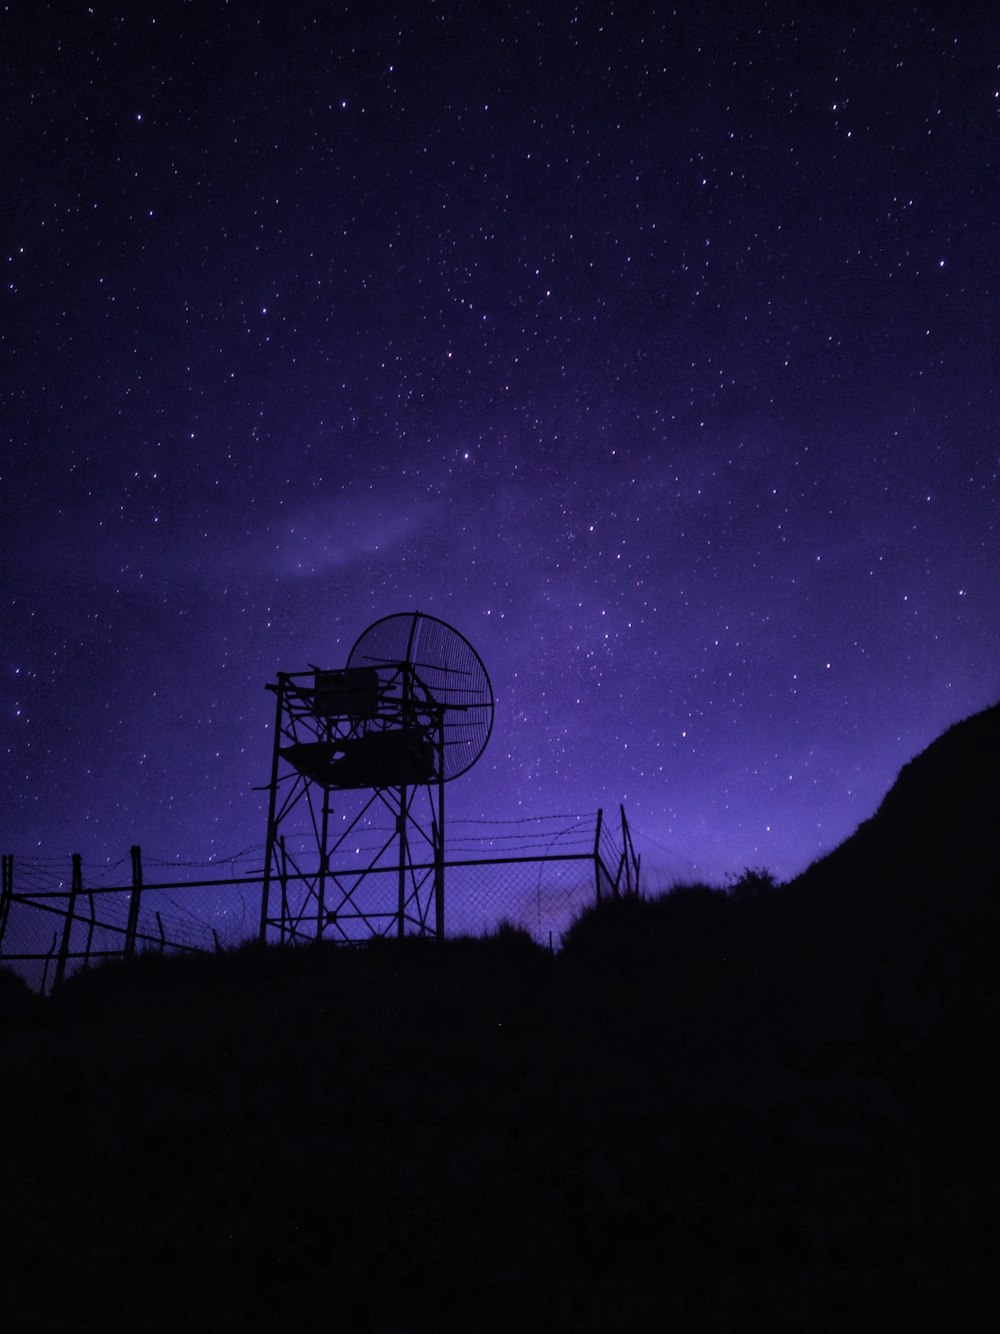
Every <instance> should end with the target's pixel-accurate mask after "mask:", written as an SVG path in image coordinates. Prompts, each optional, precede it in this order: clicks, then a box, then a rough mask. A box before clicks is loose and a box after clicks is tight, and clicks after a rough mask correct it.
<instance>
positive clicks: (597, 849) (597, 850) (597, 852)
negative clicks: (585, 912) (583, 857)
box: [594, 807, 604, 903]
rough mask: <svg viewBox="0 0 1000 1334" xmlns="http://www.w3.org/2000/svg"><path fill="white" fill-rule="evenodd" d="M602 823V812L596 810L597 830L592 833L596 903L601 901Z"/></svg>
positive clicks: (599, 808) (599, 809) (598, 809)
mask: <svg viewBox="0 0 1000 1334" xmlns="http://www.w3.org/2000/svg"><path fill="white" fill-rule="evenodd" d="M603 823H604V811H603V810H602V809H601V807H598V808H597V829H596V831H595V833H594V880H595V881H596V884H597V902H598V903H600V901H601V826H602V824H603Z"/></svg>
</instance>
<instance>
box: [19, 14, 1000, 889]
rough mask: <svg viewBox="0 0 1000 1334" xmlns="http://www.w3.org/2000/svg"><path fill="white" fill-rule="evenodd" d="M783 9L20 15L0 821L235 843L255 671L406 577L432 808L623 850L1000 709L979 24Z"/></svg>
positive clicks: (264, 741) (378, 599) (713, 832)
mask: <svg viewBox="0 0 1000 1334" xmlns="http://www.w3.org/2000/svg"><path fill="white" fill-rule="evenodd" d="M70 8H72V12H67V11H68V10H69V9H70ZM755 8H756V9H757V11H758V12H757V13H756V14H754V13H753V12H752V11H753V10H754V9H755ZM807 8H808V7H806V6H802V5H787V6H785V5H769V6H759V7H753V6H750V7H747V6H744V5H739V6H737V5H733V6H731V7H727V6H725V5H722V6H709V7H708V10H709V11H710V16H709V17H708V18H705V17H704V16H701V15H696V14H695V13H694V12H693V11H692V12H691V13H690V14H688V15H687V16H682V17H680V18H678V17H675V16H674V14H673V13H672V11H671V9H670V8H668V7H663V8H661V7H657V6H652V5H650V6H624V7H623V6H612V5H610V4H579V5H570V4H563V3H559V2H558V0H556V2H555V3H546V4H544V5H543V4H537V5H532V4H521V5H507V4H503V3H498V4H496V5H491V6H483V5H481V4H470V3H464V4H463V3H440V4H437V3H414V4H407V5H399V6H395V7H393V6H383V5H379V4H377V3H371V2H370V0H369V2H366V3H364V4H361V3H357V4H354V3H348V4H345V5H326V4H324V5H309V4H304V5H291V6H282V5H274V4H267V5H263V4H258V3H255V0H248V3H240V4H238V5H224V4H220V3H217V2H213V0H206V3H203V4H198V5H188V4H181V3H172V2H171V0H163V3H160V4H156V3H150V4H142V5H135V6H132V5H130V6H125V7H108V6H105V5H103V4H100V3H96V4H95V5H93V6H92V7H91V8H88V7H87V6H83V5H81V6H74V7H67V6H65V5H57V4H53V5H51V6H47V5H44V4H39V5H32V6H27V5H14V6H10V7H8V9H7V10H6V11H5V12H4V13H3V14H0V51H2V53H3V54H2V56H0V61H2V64H3V86H4V90H5V95H4V99H3V103H4V131H3V132H4V138H3V155H4V163H5V167H4V174H5V178H6V184H5V187H4V190H3V192H2V193H3V201H2V203H0V217H2V237H3V250H2V255H3V260H4V263H5V265H6V278H5V283H4V289H3V298H2V301H3V304H2V316H0V377H2V378H0V393H2V413H0V431H2V437H0V515H2V534H3V542H2V548H0V562H2V579H0V597H2V603H0V605H2V620H0V682H2V685H0V754H2V756H3V778H2V780H0V783H2V788H0V792H2V799H0V845H2V850H3V851H5V852H6V851H11V852H14V853H15V854H17V855H20V856H23V857H37V856H59V857H63V856H68V854H69V853H70V852H72V851H81V852H82V853H83V854H84V856H85V857H87V858H88V859H91V860H92V861H98V862H100V861H104V860H110V861H118V859H119V858H121V857H122V856H123V855H125V854H126V852H127V849H128V846H129V845H130V844H131V843H133V842H138V843H141V844H142V846H143V848H144V850H145V851H148V853H149V854H150V855H154V856H157V857H161V858H165V859H172V858H179V859H181V860H202V859H206V858H210V857H214V856H220V857H223V856H226V855H229V854H232V853H234V852H236V851H238V850H240V849H243V848H246V847H248V846H251V845H254V844H261V843H263V839H264V826H263V806H262V800H261V796H260V794H259V793H255V792H253V791H251V788H252V786H253V785H254V784H260V783H263V782H265V781H266V779H267V775H268V765H269V757H270V746H271V733H270V726H271V722H272V709H273V704H272V699H271V697H270V696H269V695H267V694H266V693H265V691H264V688H263V687H264V684H265V682H266V681H269V680H272V679H273V678H274V673H275V672H276V671H277V670H279V669H280V670H284V671H300V670H304V669H305V668H306V667H307V666H308V664H309V663H319V664H320V665H323V666H330V667H336V666H341V665H343V664H344V662H345V660H346V657H347V653H348V650H349V648H350V646H351V644H352V643H353V642H354V640H355V638H356V637H357V636H358V635H359V634H360V633H361V631H362V630H363V629H364V628H365V627H366V626H367V625H368V624H370V623H371V622H372V621H373V620H375V619H376V618H378V617H380V616H382V615H385V614H387V613H390V612H397V611H403V610H409V609H411V608H419V609H421V610H424V611H426V612H429V613H431V614H433V615H435V616H438V617H441V618H443V619H445V620H446V621H449V622H451V623H452V624H454V625H455V626H456V628H457V629H458V630H460V631H461V633H462V634H464V635H465V636H466V637H467V638H468V639H469V640H470V641H471V642H472V644H473V645H474V646H475V647H476V649H477V650H478V652H479V654H480V656H481V657H482V658H483V660H484V662H485V664H486V666H487V668H488V670H489V672H490V674H491V677H492V680H493V686H494V690H495V692H496V698H497V711H496V724H495V728H494V733H493V738H492V741H491V744H490V747H489V749H488V750H487V752H486V753H485V755H484V756H483V758H482V760H481V761H480V763H479V764H478V766H477V767H476V768H475V769H473V770H472V771H471V772H470V773H469V774H468V775H467V776H466V777H465V778H463V779H462V780H460V781H459V782H456V783H455V784H452V785H451V788H450V791H449V803H450V809H451V810H452V812H453V813H454V814H456V815H457V816H460V815H464V816H470V817H471V816H479V815H489V816H491V817H500V818H513V817H517V816H520V815H534V814H538V815H545V814H549V813H553V812H577V811H579V812H584V811H591V810H593V809H595V808H596V807H597V806H599V805H603V806H605V807H607V808H611V809H615V808H617V805H618V803H619V802H624V803H625V806H626V809H627V810H628V812H629V814H630V817H631V819H632V822H633V824H634V826H635V828H636V831H637V835H636V842H637V846H638V847H639V849H640V850H641V851H642V852H643V855H644V864H645V866H646V868H647V871H648V872H649V874H650V875H651V876H652V877H653V878H654V879H655V878H656V877H657V876H660V877H663V878H670V877H673V876H680V877H690V876H691V875H694V874H698V875H703V876H707V877H709V878H712V879H719V880H721V879H722V877H723V876H724V875H725V874H726V873H727V872H739V871H740V870H741V869H742V867H743V866H745V865H751V866H767V867H769V868H771V869H772V870H773V871H774V872H775V873H777V874H778V875H780V876H782V877H786V876H789V875H791V874H793V873H795V872H796V871H797V870H799V869H801V868H802V867H804V866H805V865H806V864H807V863H808V862H810V861H811V860H812V859H814V858H815V857H816V856H817V855H819V854H820V853H821V852H823V851H825V850H828V849H829V848H831V847H833V846H835V845H836V844H837V843H838V842H839V841H841V840H842V839H843V838H844V837H845V836H846V835H847V834H849V833H850V832H851V831H852V829H853V828H854V827H855V826H856V825H857V824H858V822H859V821H860V820H862V819H864V818H866V817H867V816H868V815H870V814H871V813H872V812H873V810H874V809H875V807H876V806H877V804H878V802H879V800H880V799H881V797H882V795H883V793H884V792H885V790H886V789H887V788H888V786H889V785H890V783H891V782H892V780H893V778H894V776H895V774H896V773H897V771H898V770H899V768H900V767H901V765H902V764H903V763H904V762H905V761H906V760H908V759H909V758H910V757H911V756H912V755H913V754H914V753H916V752H917V751H919V750H921V749H922V748H923V747H924V746H926V745H927V744H928V743H929V742H930V741H931V740H933V738H934V737H935V736H936V735H937V734H938V733H940V732H941V731H942V730H943V729H944V728H946V727H947V726H948V725H949V724H951V723H953V722H955V721H957V720H958V719H960V718H962V717H964V716H966V715H968V714H970V713H972V712H975V711H976V710H978V709H980V708H983V707H985V706H986V705H988V704H990V703H993V702H995V701H996V700H997V699H998V698H1000V653H998V649H1000V591H998V580H997V569H998V568H1000V542H998V515H1000V507H998V498H1000V495H998V492H1000V488H998V470H1000V446H998V428H997V417H998V413H997V407H998V404H997V388H996V386H997V367H998V365H1000V347H998V335H997V329H998V324H997V316H996V310H997V293H996V290H995V289H996V285H997V275H998V274H1000V233H998V224H997V218H998V217H1000V69H998V66H1000V43H998V42H997V38H996V29H995V24H994V23H993V22H992V21H991V22H989V23H987V24H984V25H983V26H982V27H981V28H977V26H976V24H975V23H973V22H972V21H971V20H969V18H968V17H967V16H963V14H962V13H959V14H958V16H957V17H954V18H950V17H948V16H947V15H945V14H944V13H943V11H942V9H941V7H940V6H925V5H915V6H910V7H908V8H907V9H906V10H905V11H903V10H896V11H895V12H893V13H887V14H882V13H881V12H880V11H878V10H877V9H872V7H870V6H866V7H864V9H863V10H862V8H861V7H859V8H858V15H859V16H860V15H861V14H862V13H863V14H864V17H863V18H861V17H857V18H851V17H850V10H849V9H847V8H842V9H841V11H840V16H839V17H829V16H826V17H822V16H821V17H816V16H813V15H811V14H809V13H807ZM958 8H959V10H961V9H963V8H964V7H958Z"/></svg>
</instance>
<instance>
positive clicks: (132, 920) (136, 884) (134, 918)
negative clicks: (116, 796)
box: [125, 843, 142, 959]
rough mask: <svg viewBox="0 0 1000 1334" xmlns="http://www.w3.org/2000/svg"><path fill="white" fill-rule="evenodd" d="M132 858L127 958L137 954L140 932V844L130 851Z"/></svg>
mask: <svg viewBox="0 0 1000 1334" xmlns="http://www.w3.org/2000/svg"><path fill="white" fill-rule="evenodd" d="M130 852H131V856H132V893H131V894H130V896H129V901H128V921H127V922H126V923H125V957H126V959H130V958H131V957H132V955H133V954H134V953H135V938H136V934H137V932H138V930H139V901H140V899H141V897H142V850H141V849H140V847H139V845H138V843H133V844H132V847H131V849H130Z"/></svg>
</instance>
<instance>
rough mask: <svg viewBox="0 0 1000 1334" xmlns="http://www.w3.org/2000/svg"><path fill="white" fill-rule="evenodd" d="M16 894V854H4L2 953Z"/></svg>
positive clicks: (0, 921) (0, 894) (0, 901)
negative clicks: (9, 914)
mask: <svg viewBox="0 0 1000 1334" xmlns="http://www.w3.org/2000/svg"><path fill="white" fill-rule="evenodd" d="M13 895H14V854H13V853H8V852H5V853H4V854H3V878H2V879H0V954H2V953H3V937H4V932H5V931H6V930H7V915H8V913H9V912H10V902H11V899H12V898H13Z"/></svg>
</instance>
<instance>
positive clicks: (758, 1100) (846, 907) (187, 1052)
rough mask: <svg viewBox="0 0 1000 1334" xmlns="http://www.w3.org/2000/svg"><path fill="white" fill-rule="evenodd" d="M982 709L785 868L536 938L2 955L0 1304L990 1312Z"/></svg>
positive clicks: (989, 799)
mask: <svg viewBox="0 0 1000 1334" xmlns="http://www.w3.org/2000/svg"><path fill="white" fill-rule="evenodd" d="M996 727H997V711H996V710H990V711H988V713H987V714H984V715H981V716H980V718H979V719H972V720H969V722H968V723H965V724H962V725H961V727H960V728H956V729H953V731H952V732H950V733H948V734H947V735H946V737H944V738H942V739H941V741H940V742H937V743H935V745H934V746H932V747H930V748H929V749H928V751H927V752H925V753H924V755H922V756H920V757H918V759H917V760H916V761H914V762H913V764H911V765H908V766H907V768H906V769H905V770H904V771H903V774H902V775H901V776H900V779H899V782H898V783H897V784H896V786H895V787H894V788H893V791H892V792H891V793H890V794H889V796H888V797H887V798H886V800H885V802H884V803H883V805H882V807H881V808H880V810H879V811H878V812H877V814H876V815H875V816H874V817H873V818H872V820H870V821H868V822H867V823H866V824H865V825H864V826H862V828H861V829H859V831H858V832H857V834H855V835H854V837H853V838H852V839H851V840H849V841H848V843H846V844H845V845H844V846H843V847H842V848H841V849H838V851H837V852H836V853H834V854H832V855H831V857H828V858H825V859H824V860H823V861H822V862H820V863H818V864H817V865H816V866H814V867H812V868H810V870H809V871H808V872H807V873H806V874H805V875H804V876H803V877H800V879H799V880H797V881H795V882H793V883H792V884H791V885H787V886H780V887H779V886H774V885H773V884H772V883H771V882H770V880H769V879H768V878H767V877H766V876H763V875H761V874H759V873H748V874H747V875H746V876H744V878H743V880H742V881H741V882H739V883H738V884H737V885H735V886H733V888H732V890H731V891H730V892H722V891H720V890H713V889H711V888H709V887H706V886H691V887H687V888H684V889H679V890H676V891H674V892H673V893H671V894H669V895H666V896H664V897H663V898H661V899H657V900H653V901H645V900H639V899H631V900H624V901H618V902H610V903H605V904H602V905H601V906H600V907H599V908H597V909H594V910H592V911H591V912H589V913H587V914H585V915H584V916H583V917H582V918H581V919H580V920H579V921H578V922H577V923H576V924H575V925H574V927H573V928H572V930H571V931H570V932H569V933H568V935H567V937H566V940H565V942H564V948H563V951H562V952H561V953H560V954H558V955H551V954H549V953H547V952H545V951H543V950H540V949H539V948H537V947H536V946H534V945H533V944H532V943H531V941H530V940H529V939H528V938H527V937H525V936H523V935H521V934H520V933H518V932H517V931H513V930H505V931H502V932H500V933H499V934H498V935H497V936H495V937H492V938H489V939H484V940H478V941H476V940H455V941H449V942H447V943H446V944H443V945H440V946H438V945H434V944H432V943H429V942H423V941H419V940H412V939H407V940H403V941H377V942H373V943H372V944H370V945H368V946H366V947H364V948H359V949H355V950H343V949H337V948H336V947H332V946H331V947H329V948H326V947H313V948H306V949H300V950H290V951H284V952H280V951H277V950H260V949H257V948H250V949H245V950H242V951H239V952H237V953H233V954H222V955H217V956H211V957H209V956H200V957H189V958H159V957H153V956H147V957H143V958H139V959H136V960H134V961H132V962H131V963H130V964H128V965H127V966H124V965H114V966H109V967H105V968H101V969H95V970H92V971H91V972H89V973H83V974H80V975H78V976H77V977H75V978H73V979H71V980H70V981H69V982H68V983H67V984H66V986H65V987H64V989H63V991H62V994H61V995H60V996H58V997H56V998H51V999H48V1000H45V1001H39V1000H37V998H33V997H30V996H28V995H26V993H25V992H24V989H23V987H20V986H19V985H17V984H16V983H14V982H11V981H10V979H9V978H6V979H5V978H4V976H3V975H2V974H0V983H2V984H3V985H2V986H0V1073H2V1078H3V1096H2V1098H0V1145H2V1153H0V1199H2V1200H3V1208H2V1210H0V1254H2V1255H3V1257H4V1260H3V1284H2V1287H0V1318H4V1317H6V1318H5V1319H4V1328H9V1329H13V1330H17V1331H47V1330H67V1331H68V1330H73V1331H74V1334H75V1332H76V1331H80V1330H88V1329H89V1330H101V1331H106V1330H116V1329H123V1330H124V1329H128V1330H130V1331H131V1330H134V1329H138V1328H141V1329H143V1330H144V1331H157V1330H163V1331H167V1330H169V1331H175V1330H177V1329H178V1328H182V1329H185V1330H189V1331H191V1330H201V1329H211V1330H214V1331H229V1330H232V1331H273V1330H276V1329H294V1330H296V1331H298V1330H305V1331H308V1330H317V1331H319V1330H323V1331H327V1330H331V1329H334V1330H358V1331H410V1330H423V1329H433V1330H435V1331H451V1330H454V1331H459V1330H461V1331H463V1334H464V1332H465V1331H468V1330H476V1331H493V1330H496V1331H505V1332H506V1331H511V1330H513V1331H520V1330H525V1331H529V1330H548V1331H594V1332H595V1334H596V1332H597V1331H600V1332H601V1334H604V1331H623V1334H631V1331H650V1334H652V1332H653V1331H656V1332H657V1334H658V1332H659V1331H663V1330H673V1329H678V1330H691V1331H696V1332H697V1334H700V1332H701V1331H706V1332H710V1331H720V1332H721V1331H723V1330H727V1331H746V1332H749V1331H758V1330H759V1331H768V1334H770V1331H780V1330H787V1331H793V1330H802V1329H808V1330H811V1331H812V1330H815V1331H827V1330H829V1331H845V1332H846V1331H858V1330H880V1331H881V1330H884V1329H906V1330H908V1331H909V1330H928V1331H930V1330H934V1331H937V1330H940V1329H945V1328H955V1329H962V1330H977V1329H982V1330H987V1329H989V1330H992V1329H993V1328H995V1326H996V1319H997V1316H998V1314H1000V1294H998V1275H1000V1235H998V1229H997V1224H996V1220H995V1182H996V1181H997V1180H1000V1159H998V1154H997V1148H996V1134H995V1126H996V1124H997V1120H998V1114H1000V1094H998V1089H997V1084H996V1074H995V1070H996V1059H995V1052H996V1046H995V1044H996V1038H995V1033H996V1024H997V1017H998V1014H997V1011H998V1005H997V996H996V981H995V979H996V977H997V976H998V974H1000V946H998V941H1000V932H998V931H997V930H996V929H995V928H996V904H997V896H996V894H995V893H994V892H993V891H994V890H995V888H996V876H997V867H998V858H997V856H996V846H995V840H996V836H997V835H996V821H995V819H993V818H992V816H991V812H995V809H996V806H995V798H996V781H995V779H990V778H989V772H988V773H987V777H986V778H985V779H981V778H980V777H979V776H973V775H972V772H971V767H972V766H973V765H977V764H979V763H980V762H981V761H982V760H983V759H984V758H986V757H988V756H989V755H990V754H992V753H994V752H995V733H996ZM990 783H992V786H990ZM991 793H992V796H991V795H990V794H991ZM991 803H992V804H991ZM928 812H932V813H936V818H935V820H934V821H932V820H931V819H929V818H928ZM938 817H939V818H938ZM988 817H989V818H988ZM942 829H945V830H947V837H948V838H949V839H954V840H955V845H954V846H951V847H950V846H948V844H946V843H939V842H937V841H936V839H935V836H934V831H935V830H936V831H938V833H940V831H941V830H942Z"/></svg>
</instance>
